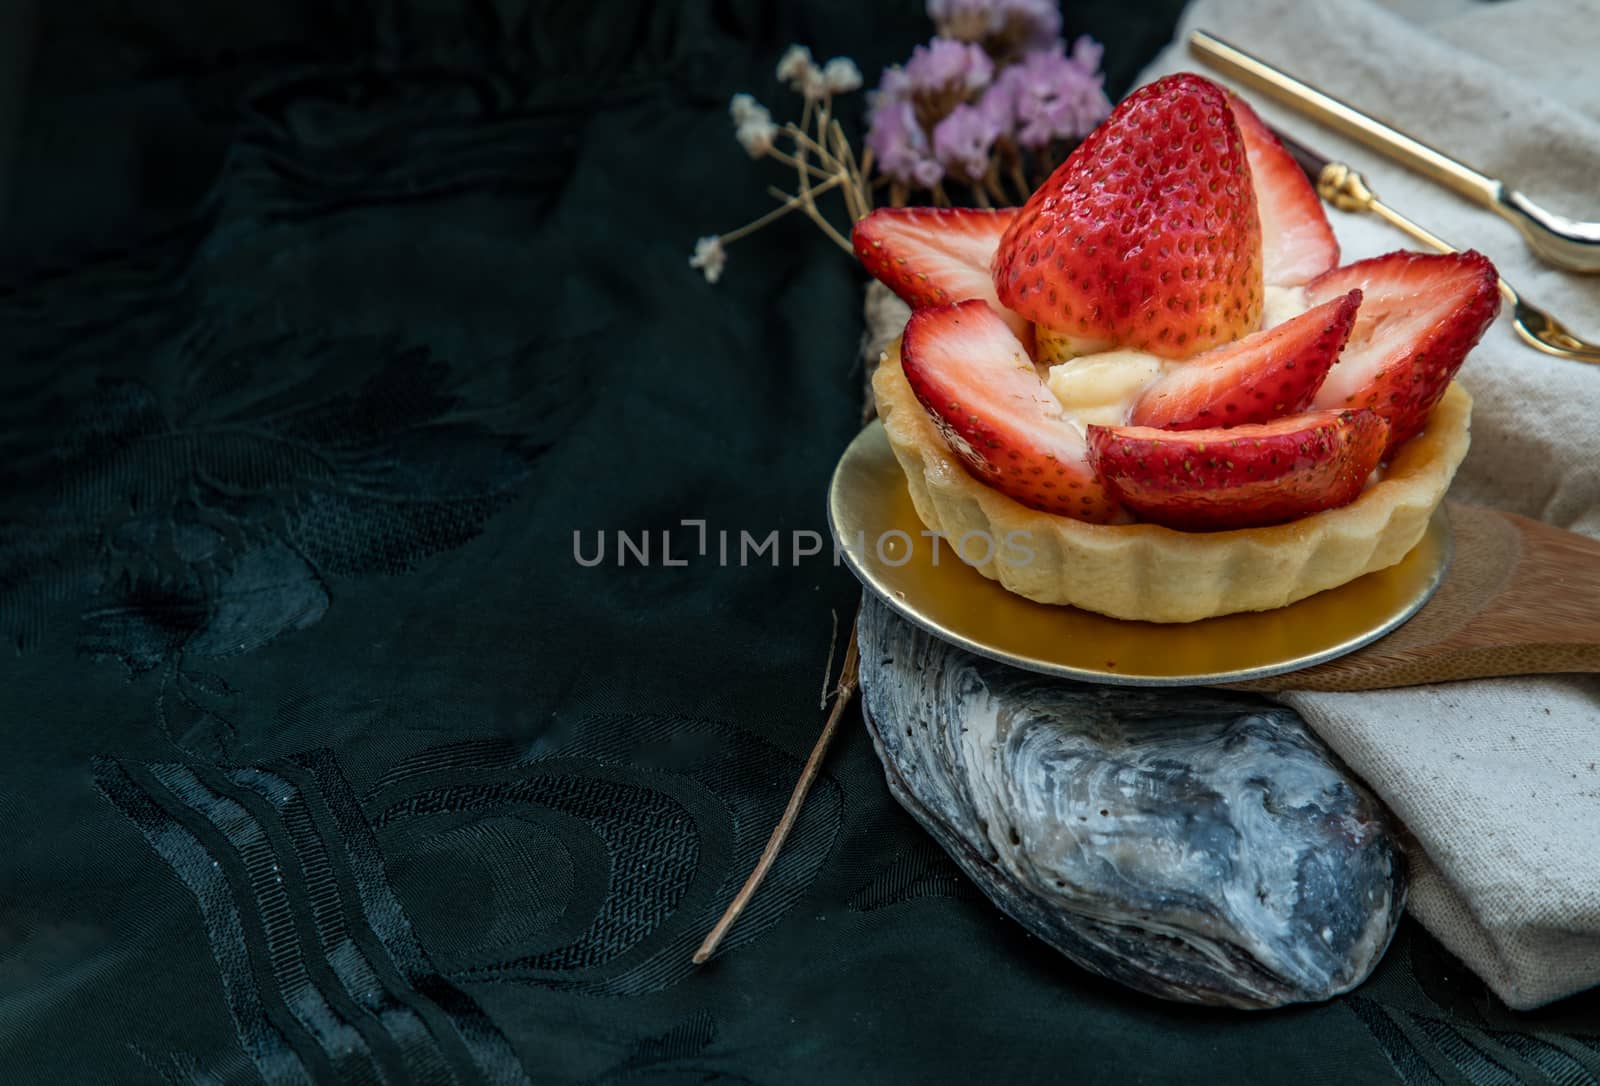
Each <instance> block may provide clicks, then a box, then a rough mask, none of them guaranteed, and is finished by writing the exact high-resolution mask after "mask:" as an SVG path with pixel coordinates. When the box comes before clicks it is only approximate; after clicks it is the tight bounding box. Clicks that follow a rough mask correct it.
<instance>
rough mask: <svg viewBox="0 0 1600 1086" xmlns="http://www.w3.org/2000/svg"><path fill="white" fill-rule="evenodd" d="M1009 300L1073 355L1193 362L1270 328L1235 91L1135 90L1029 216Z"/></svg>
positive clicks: (1177, 83) (1003, 270) (1014, 242)
mask: <svg viewBox="0 0 1600 1086" xmlns="http://www.w3.org/2000/svg"><path fill="white" fill-rule="evenodd" d="M994 281H995V289H996V291H997V293H998V294H999V298H1000V301H1001V302H1003V303H1004V304H1005V305H1006V306H1007V307H1009V308H1011V309H1013V310H1015V311H1016V312H1018V313H1020V314H1021V315H1022V316H1024V317H1026V318H1028V319H1029V320H1031V321H1033V322H1035V323H1036V324H1037V325H1039V327H1040V343H1041V351H1043V344H1044V343H1045V342H1046V340H1047V339H1048V340H1051V341H1061V340H1065V341H1066V344H1067V347H1068V349H1069V350H1071V349H1075V350H1078V351H1079V352H1082V351H1086V350H1096V349H1103V348H1104V347H1106V346H1108V345H1113V344H1115V345H1119V346H1125V347H1136V348H1139V349H1141V350H1146V351H1149V352H1151V353H1153V354H1158V355H1160V356H1162V357H1164V358H1185V357H1188V356H1189V355H1192V354H1196V353H1198V352H1200V351H1203V350H1206V349H1207V348H1210V347H1214V346H1216V345H1217V344H1219V343H1226V342H1228V341H1230V340H1234V339H1238V338H1239V337H1240V336H1243V335H1245V334H1247V333H1249V332H1253V331H1255V329H1256V327H1257V326H1258V325H1259V324H1260V321H1261V302H1262V279H1261V225H1260V221H1259V216H1258V214H1257V211H1256V197H1255V190H1254V189H1253V188H1252V185H1251V180H1250V167H1249V164H1248V161H1247V157H1246V152H1245V145H1244V140H1243V137H1242V136H1241V135H1240V133H1239V126H1238V124H1237V123H1236V122H1235V121H1234V117H1233V111H1232V109H1230V108H1229V106H1228V99H1227V95H1226V93H1225V92H1224V91H1223V90H1222V88H1220V87H1218V86H1217V85H1216V84H1215V83H1212V82H1210V81H1209V80H1206V79H1202V78H1201V77H1199V76H1197V75H1192V74H1188V73H1182V74H1179V75H1172V76H1167V77H1166V78H1164V79H1159V80H1157V81H1156V82H1154V83H1151V84H1149V85H1147V86H1145V87H1142V88H1141V89H1139V90H1137V91H1135V92H1134V93H1133V94H1131V95H1130V96H1129V97H1128V98H1127V99H1125V100H1124V101H1123V102H1122V104H1121V105H1119V106H1118V107H1117V108H1116V109H1115V110H1113V111H1112V113H1111V116H1110V117H1108V118H1107V119H1106V121H1105V122H1104V123H1103V124H1101V125H1100V127H1099V128H1097V129H1095V130H1094V131H1093V132H1092V133H1090V134H1089V136H1088V138H1086V139H1085V140H1084V141H1083V142H1082V143H1081V144H1079V145H1078V148H1077V149H1076V150H1075V151H1073V152H1072V154H1071V155H1070V156H1069V157H1068V158H1067V160H1066V161H1065V162H1063V163H1062V164H1061V165H1060V166H1059V167H1057V169H1056V171H1055V172H1054V173H1053V174H1051V175H1050V178H1049V180H1047V181H1046V182H1045V183H1044V184H1043V185H1042V186H1040V188H1039V189H1038V191H1037V192H1035V193H1034V194H1033V196H1032V197H1031V198H1030V199H1029V200H1028V202H1027V203H1026V204H1025V205H1023V208H1022V210H1021V211H1020V212H1019V213H1018V214H1017V217H1016V220H1015V221H1014V222H1013V223H1012V224H1011V226H1010V227H1009V228H1008V229H1007V230H1006V232H1005V236H1004V237H1003V238H1001V240H1000V248H999V251H998V252H997V253H996V254H995V260H994Z"/></svg>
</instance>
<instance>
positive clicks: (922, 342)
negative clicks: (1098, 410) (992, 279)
mask: <svg viewBox="0 0 1600 1086" xmlns="http://www.w3.org/2000/svg"><path fill="white" fill-rule="evenodd" d="M900 362H901V365H902V367H903V368H904V370H905V374H906V380H907V381H909V382H910V384H911V389H912V391H913V392H915V393H916V395H917V399H918V400H920V401H922V406H923V407H924V408H926V409H927V411H928V415H929V416H930V417H931V418H932V419H933V421H934V424H935V425H937V426H938V427H939V431H940V433H942V434H943V435H944V439H945V441H946V442H948V443H949V445H950V448H951V449H952V450H953V451H954V452H955V453H956V455H958V456H959V457H961V459H962V460H963V461H965V462H966V465H967V467H968V468H969V469H970V470H971V471H972V473H973V474H974V475H975V476H977V477H978V478H979V479H981V480H982V481H983V482H985V483H987V484H988V485H990V486H992V487H994V488H995V489H996V490H998V491H1000V492H1001V493H1002V494H1006V495H1009V496H1010V497H1012V498H1015V499H1016V500H1017V501H1019V502H1022V503H1023V504H1024V505H1027V506H1030V507H1032V508H1034V509H1041V510H1043V511H1045V512H1047V513H1059V514H1062V515H1064V516H1069V517H1077V518H1078V519H1079V520H1087V521H1093V522H1096V523H1104V522H1107V521H1113V520H1117V519H1125V518H1122V517H1121V516H1120V514H1119V510H1118V509H1117V507H1116V504H1115V503H1114V502H1112V501H1111V500H1110V499H1109V498H1107V496H1106V493H1105V490H1104V488H1103V487H1101V485H1100V483H1099V482H1098V481H1097V480H1096V479H1095V475H1094V472H1093V471H1091V470H1090V468H1089V462H1088V458H1087V449H1086V447H1085V445H1084V441H1083V438H1082V436H1081V435H1079V433H1078V431H1077V430H1076V429H1075V428H1074V427H1073V425H1072V424H1071V423H1070V422H1068V421H1067V419H1066V418H1065V416H1064V415H1063V414H1062V411H1061V404H1060V403H1058V402H1057V400H1056V398H1055V397H1054V396H1052V395H1050V390H1049V389H1047V388H1045V386H1044V382H1043V381H1041V380H1039V373H1038V371H1037V370H1036V369H1034V367H1033V363H1032V362H1031V361H1030V360H1029V359H1028V354H1027V352H1026V351H1025V350H1023V347H1022V342H1021V341H1020V340H1018V339H1017V337H1016V336H1014V335H1012V334H1011V330H1010V329H1009V328H1007V327H1006V323H1005V321H1003V320H1002V319H1001V318H1000V317H999V315H998V314H996V313H995V312H994V310H992V309H990V308H989V306H988V305H987V304H986V303H984V302H981V301H978V300H976V299H974V300H971V301H966V302H961V303H959V304H957V305H949V306H942V307H940V308H937V309H919V310H917V311H916V312H915V313H913V314H912V315H911V320H910V322H909V323H907V324H906V334H905V339H904V341H903V342H902V344H901V349H900Z"/></svg>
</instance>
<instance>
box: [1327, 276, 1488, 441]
mask: <svg viewBox="0 0 1600 1086" xmlns="http://www.w3.org/2000/svg"><path fill="white" fill-rule="evenodd" d="M1357 288H1359V289H1360V290H1361V293H1362V302H1361V309H1360V310H1359V311H1358V312H1357V313H1356V325H1355V328H1354V329H1352V330H1351V332H1350V341H1349V342H1348V343H1346V344H1345V348H1344V353H1343V354H1342V355H1341V356H1340V358H1339V363H1338V365H1336V366H1334V367H1333V369H1332V370H1331V371H1329V373H1328V377H1327V380H1325V381H1323V383H1322V387H1321V388H1320V389H1318V390H1317V396H1316V399H1315V400H1313V401H1312V403H1313V405H1314V406H1316V407H1370V408H1372V409H1373V410H1374V411H1376V412H1378V414H1380V415H1382V416H1383V417H1384V418H1386V419H1388V420H1389V450H1387V451H1392V450H1393V449H1395V448H1397V447H1398V446H1399V445H1401V444H1402V443H1403V442H1405V441H1406V440H1407V439H1408V438H1410V437H1411V436H1412V435H1414V434H1416V433H1417V432H1418V431H1420V430H1421V429H1422V428H1423V426H1425V425H1426V424H1427V421H1428V415H1429V413H1430V412H1432V411H1433V405H1434V404H1436V403H1438V402H1439V397H1441V396H1443V395H1444V390H1445V389H1446V388H1447V387H1448V386H1449V384H1450V379H1451V378H1452V377H1454V376H1455V373H1456V371H1457V370H1458V369H1460V368H1461V363H1462V360H1463V359H1465V358H1466V356H1467V352H1468V351H1469V350H1471V349H1472V346H1473V344H1475V343H1477V342H1478V340H1479V339H1481V338H1482V337H1483V333H1484V331H1485V330H1486V329H1487V328H1488V327H1489V325H1490V324H1491V323H1493V321H1494V316H1495V314H1496V313H1498V312H1499V311H1500V294H1499V279H1498V277H1497V275H1496V272H1495V270H1494V265H1493V264H1491V263H1489V258H1488V257H1486V256H1484V255H1483V254H1482V253H1477V252H1465V253H1450V254H1447V255H1440V254H1431V253H1430V254H1424V253H1408V252H1393V253H1388V254H1386V255H1384V256H1378V257H1373V258H1372V259H1371V260H1362V261H1359V262H1357V263H1355V264H1347V265H1345V266H1344V267H1342V268H1335V269H1334V270H1333V271H1331V272H1328V273H1327V274H1325V275H1322V276H1319V277H1318V278H1316V279H1313V280H1312V281H1311V282H1310V283H1309V284H1307V286H1306V295H1307V297H1308V298H1309V299H1310V300H1311V301H1312V302H1322V301H1325V300H1327V299H1328V298H1332V297H1337V296H1339V295H1341V294H1344V293H1345V292H1346V291H1349V290H1354V289H1357ZM1387 451H1386V453H1385V455H1387Z"/></svg>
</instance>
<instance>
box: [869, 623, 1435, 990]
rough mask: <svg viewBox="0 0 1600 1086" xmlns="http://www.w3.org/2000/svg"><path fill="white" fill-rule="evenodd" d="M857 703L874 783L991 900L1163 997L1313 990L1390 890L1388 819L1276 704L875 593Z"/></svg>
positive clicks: (1399, 877)
mask: <svg viewBox="0 0 1600 1086" xmlns="http://www.w3.org/2000/svg"><path fill="white" fill-rule="evenodd" d="M859 637H860V647H861V686H862V694H863V699H864V706H865V715H866V718H867V722H868V727H869V730H870V731H871V733H872V737H873V743H874V745H875V747H876V748H877V752H878V756H879V758H880V759H881V760H882V761H883V765H884V770H885V773H886V775H887V777H888V782H889V787H890V789H891V791H892V792H893V793H894V795H895V797H896V798H897V799H898V800H899V801H900V803H901V804H902V805H903V806H905V808H906V809H907V810H908V811H910V812H911V814H912V815H913V816H914V817H915V818H916V819H917V820H918V821H919V822H921V823H922V824H923V826H925V827H926V828H927V830H928V831H929V832H930V833H931V834H932V835H933V836H934V838H935V839H937V840H938V842H939V843H940V845H942V846H943V847H944V849H945V850H946V851H947V852H949V854H950V855H951V856H952V857H953V858H954V859H955V861H956V863H957V864H959V865H960V867H961V868H962V869H963V870H964V871H965V872H966V873H967V875H968V876H970V877H971V878H972V880H973V881H974V882H976V883H977V884H978V886H979V887H981V888H982V890H983V892H984V893H985V894H987V895H988V897H989V898H990V900H992V901H993V902H994V903H995V904H996V905H998V906H999V907H1000V908H1001V909H1002V910H1004V911H1005V912H1006V913H1008V914H1010V915H1011V916H1012V917H1013V918H1015V919H1016V920H1017V921H1018V922H1019V923H1021V924H1022V925H1023V926H1024V927H1026V928H1027V929H1028V930H1030V931H1032V932H1033V933H1034V934H1036V935H1038V936H1039V937H1040V938H1041V939H1043V940H1045V941H1046V942H1047V943H1049V944H1050V945H1051V946H1053V947H1055V948H1056V949H1057V950H1059V951H1061V953H1063V954H1065V955H1066V956H1067V957H1068V958H1070V959H1072V960H1073V961H1074V962H1076V963H1078V964H1079V965H1081V966H1083V967H1084V968H1086V969H1090V970H1093V971H1094V972H1096V973H1099V974H1101V975H1103V976H1106V977H1109V978H1111V979H1113V980H1116V981H1119V982H1121V983H1123V984H1126V985H1128V986H1129V987H1131V988H1136V989H1138V990H1140V991H1142V992H1148V993H1150V994H1152V995H1156V996H1161V997H1164V998H1167V999H1176V1000H1184V1001H1188V1002H1193V1003H1207V1004H1218V1005H1224V1006H1230V1007H1241V1008H1263V1007H1276V1006H1281V1005H1283V1004H1287V1003H1296V1002H1305V1001H1312V1000H1321V999H1328V998H1330V997H1332V996H1335V995H1337V994H1339V993H1341V992H1344V991H1347V990H1349V989H1351V988H1353V987H1355V986H1356V985H1357V984H1359V983H1361V981H1362V980H1363V979H1365V978H1366V976H1367V975H1368V973H1370V972H1371V970H1372V968H1373V967H1374V966H1375V965H1376V964H1377V962H1378V960H1379V958H1380V957H1381V956H1382V954H1383V952H1384V950H1385V948H1386V947H1387V946H1388V943H1389V940H1390V937H1391V936H1392V935H1393V934H1394V929H1395V925H1396V924H1397V923H1398V922H1399V918H1400V913H1401V910H1402V907H1403V905H1404V901H1405V886H1406V882H1405V863H1404V856H1403V853H1402V851H1401V848H1400V846H1399V844H1398V841H1397V838H1396V831H1395V826H1394V824H1393V823H1392V822H1391V820H1390V818H1389V817H1388V815H1387V814H1386V812H1385V811H1384V810H1383V808H1382V807H1381V805H1380V804H1379V803H1378V802H1377V800H1375V799H1374V798H1373V796H1372V795H1371V794H1370V793H1369V792H1368V791H1367V790H1366V789H1365V788H1363V787H1362V786H1361V785H1360V784H1359V783H1358V782H1357V781H1356V780H1354V779H1353V778H1352V777H1351V776H1350V774H1349V772H1348V771H1347V770H1345V769H1344V768H1343V767H1342V766H1341V765H1340V764H1339V763H1338V761H1337V759H1336V758H1335V757H1334V755H1333V754H1332V753H1331V752H1330V751H1329V750H1328V749H1327V748H1326V747H1324V746H1323V745H1322V743H1321V742H1320V741H1319V740H1318V739H1317V738H1316V736H1315V735H1313V734H1312V733H1311V732H1310V731H1309V730H1308V729H1307V728H1306V726H1305V723H1304V722H1303V721H1302V720H1301V719H1300V717H1299V716H1298V715H1297V714H1296V713H1295V712H1293V711H1292V710H1290V709H1288V708H1286V707H1284V706H1281V705H1277V704H1274V703H1272V702H1269V701H1266V700H1264V699H1262V698H1259V697H1255V696H1253V695H1247V694H1235V693H1229V692H1226V691H1219V690H1209V689H1193V688H1189V689H1176V690H1151V689H1133V688H1125V687H1109V686H1091V685H1085V684H1078V683H1071V682H1066V681H1063V680H1059V679H1051V678H1046V677H1043V676H1038V675H1034V674H1032V673H1029V672H1024V671H1019V670H1017V669H1015V668H1012V667H1009V666H1007V665H1004V664H1000V663H996V662H994V661H991V660H986V659H983V658H980V657H977V656H973V655H971V654H969V653H966V652H964V651H962V650H960V649H957V648H955V647H954V646H951V645H949V644H947V643H945V642H943V641H940V640H938V639H936V638H934V637H932V636H931V635H929V634H928V633H926V632H924V631H923V630H922V629H920V628H919V627H916V626H914V625H912V624H911V623H909V622H906V621H905V620H904V619H901V618H900V617H898V616H897V615H895V614H894V613H892V612H891V611H890V610H889V608H888V607H887V606H885V605H884V604H883V603H882V602H880V601H878V600H876V599H875V598H872V597H870V595H869V597H868V599H867V600H866V601H865V603H864V605H863V607H862V612H861V618H860V626H859Z"/></svg>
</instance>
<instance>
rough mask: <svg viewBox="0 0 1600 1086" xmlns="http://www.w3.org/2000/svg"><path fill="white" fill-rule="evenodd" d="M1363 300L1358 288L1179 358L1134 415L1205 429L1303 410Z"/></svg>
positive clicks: (1137, 419) (1145, 422)
mask: <svg viewBox="0 0 1600 1086" xmlns="http://www.w3.org/2000/svg"><path fill="white" fill-rule="evenodd" d="M1360 304H1361V292H1360V291H1359V290H1352V291H1351V292H1350V293H1349V294H1346V295H1344V296H1343V297H1340V298H1335V299H1334V300H1333V301H1331V302H1324V303H1322V304H1321V305H1319V306H1316V307H1315V308H1313V309H1308V310H1306V311H1305V312H1304V313H1302V314H1300V315H1299V316H1298V317H1291V318H1290V319H1289V320H1286V321H1284V322H1283V323H1282V324H1279V325H1275V326H1274V327H1272V328H1267V329H1264V330H1262V331H1260V332H1257V333H1255V334H1254V335H1249V336H1245V337H1244V338H1243V339H1241V340H1238V341H1236V342H1233V343H1225V344H1223V345H1222V346H1221V347H1213V348H1212V349H1211V350H1209V351H1207V352H1206V353H1205V354H1202V355H1199V356H1197V357H1195V358H1191V359H1189V360H1188V361H1187V362H1183V363H1181V364H1179V365H1178V366H1177V368H1176V369H1173V370H1170V371H1168V372H1167V373H1166V374H1165V375H1164V376H1162V377H1161V378H1159V379H1158V380H1156V381H1155V382H1154V383H1153V384H1151V386H1150V387H1149V388H1147V389H1146V390H1145V392H1144V394H1143V395H1142V396H1140V397H1139V400H1138V402H1137V403H1135V404H1134V405H1133V412H1132V414H1131V415H1130V416H1129V421H1130V422H1132V423H1133V425H1135V426H1159V427H1162V428H1164V429H1167V430H1200V429H1205V428H1206V427H1211V426H1238V425H1241V424H1245V423H1257V422H1268V421H1270V420H1272V419H1275V418H1279V417H1281V416H1283V415H1293V414H1296V413H1298V412H1300V411H1304V410H1305V409H1306V408H1307V407H1309V406H1310V405H1311V400H1312V397H1314V396H1315V395H1316V394H1317V389H1318V388H1319V387H1320V386H1321V384H1322V379H1323V378H1324V377H1326V376H1327V375H1328V370H1329V369H1331V368H1332V367H1333V363H1334V362H1335V360H1337V359H1338V357H1339V350H1340V348H1342V347H1343V346H1344V342H1345V340H1347V339H1349V338H1350V329H1351V328H1352V327H1353V326H1354V325H1355V322H1356V308H1357V307H1358V306H1359V305H1360Z"/></svg>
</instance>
